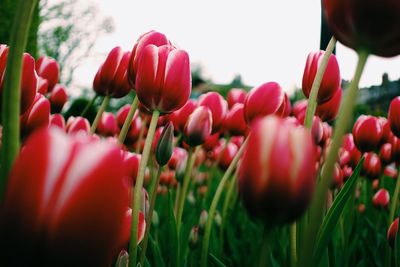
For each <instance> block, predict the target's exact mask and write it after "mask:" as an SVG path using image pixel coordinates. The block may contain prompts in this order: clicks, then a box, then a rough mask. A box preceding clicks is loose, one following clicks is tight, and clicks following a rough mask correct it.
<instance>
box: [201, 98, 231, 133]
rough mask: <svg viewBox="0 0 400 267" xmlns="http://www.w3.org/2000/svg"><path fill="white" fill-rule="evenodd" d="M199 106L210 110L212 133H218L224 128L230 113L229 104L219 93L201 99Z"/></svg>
mask: <svg viewBox="0 0 400 267" xmlns="http://www.w3.org/2000/svg"><path fill="white" fill-rule="evenodd" d="M198 105H199V106H205V107H207V108H209V109H210V111H211V114H212V121H213V124H212V133H213V134H214V133H216V132H217V131H219V129H220V128H221V126H222V123H223V121H224V119H225V116H226V114H227V113H228V103H227V102H226V100H225V99H224V98H223V97H222V96H221V95H220V94H219V93H217V92H208V93H206V94H203V95H201V96H200V97H199V102H198Z"/></svg>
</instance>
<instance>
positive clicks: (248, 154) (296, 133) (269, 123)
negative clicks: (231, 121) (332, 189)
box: [238, 116, 316, 224]
mask: <svg viewBox="0 0 400 267" xmlns="http://www.w3.org/2000/svg"><path fill="white" fill-rule="evenodd" d="M248 138H249V139H248V143H247V146H246V149H245V151H244V154H243V156H242V163H241V164H240V167H239V183H238V188H239V194H240V196H241V198H242V200H243V203H244V206H245V207H246V208H247V210H248V211H249V212H250V214H252V215H254V216H257V217H261V218H263V219H264V221H265V222H266V223H267V224H281V223H289V222H292V221H294V220H295V219H296V218H298V217H299V216H300V215H301V214H302V213H303V212H304V211H305V209H306V208H307V206H308V204H309V202H310V199H311V196H312V194H313V191H314V184H315V177H316V169H315V164H316V150H315V147H314V144H313V142H312V139H311V134H310V132H309V131H307V130H306V129H304V128H303V127H301V126H300V127H297V126H294V125H293V124H291V123H287V122H286V121H285V120H283V119H280V118H278V117H275V116H267V117H265V118H263V119H261V120H258V121H256V122H255V124H254V125H253V126H252V129H251V132H250V135H249V137H248Z"/></svg>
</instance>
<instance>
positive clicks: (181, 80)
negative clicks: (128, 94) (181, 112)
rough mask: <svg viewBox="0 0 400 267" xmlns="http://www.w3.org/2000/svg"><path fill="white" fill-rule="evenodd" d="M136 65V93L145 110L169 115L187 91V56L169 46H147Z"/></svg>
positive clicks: (186, 98)
mask: <svg viewBox="0 0 400 267" xmlns="http://www.w3.org/2000/svg"><path fill="white" fill-rule="evenodd" d="M142 53H143V54H142V56H141V57H140V59H139V62H138V68H137V74H136V93H137V96H138V98H139V100H140V102H141V103H142V104H143V105H144V106H145V107H146V109H148V110H149V111H154V110H158V111H160V112H161V113H171V112H173V111H175V110H178V109H179V108H181V107H182V106H183V105H184V104H185V103H186V101H187V100H188V98H189V96H190V92H191V87H192V85H191V73H190V63H189V55H188V54H187V53H186V52H185V51H184V50H180V49H175V48H174V47H173V46H170V45H163V46H160V47H157V46H155V45H147V46H146V47H145V48H144V49H143V52H142Z"/></svg>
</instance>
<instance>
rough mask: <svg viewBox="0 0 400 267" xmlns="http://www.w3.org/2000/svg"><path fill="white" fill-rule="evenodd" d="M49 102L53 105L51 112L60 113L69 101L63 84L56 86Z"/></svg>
mask: <svg viewBox="0 0 400 267" xmlns="http://www.w3.org/2000/svg"><path fill="white" fill-rule="evenodd" d="M49 100H50V103H51V112H52V113H58V112H60V111H61V110H62V108H63V107H64V105H65V103H66V102H67V101H68V95H67V90H66V89H65V87H64V86H63V85H61V84H57V85H55V86H54V88H53V90H52V91H51V93H50V96H49Z"/></svg>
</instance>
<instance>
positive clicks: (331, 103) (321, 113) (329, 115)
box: [316, 88, 342, 121]
mask: <svg viewBox="0 0 400 267" xmlns="http://www.w3.org/2000/svg"><path fill="white" fill-rule="evenodd" d="M341 101H342V89H341V88H338V89H337V90H336V92H335V94H334V95H333V96H332V98H331V99H329V100H328V101H326V102H325V103H322V104H319V105H318V106H317V109H316V115H318V117H320V118H321V120H323V121H333V120H334V119H336V116H337V114H338V112H339V107H340V103H341Z"/></svg>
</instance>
